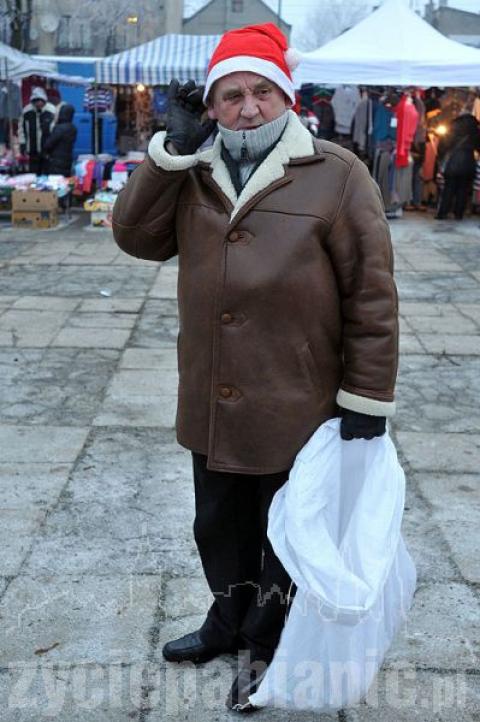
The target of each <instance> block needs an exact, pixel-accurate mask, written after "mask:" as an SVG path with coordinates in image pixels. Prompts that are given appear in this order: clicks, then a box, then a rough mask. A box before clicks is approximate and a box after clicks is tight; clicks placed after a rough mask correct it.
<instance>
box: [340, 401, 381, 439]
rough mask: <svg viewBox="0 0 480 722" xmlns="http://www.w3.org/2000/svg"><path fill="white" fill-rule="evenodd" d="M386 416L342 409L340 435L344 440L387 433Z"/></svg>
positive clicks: (366, 437) (370, 437) (367, 437)
mask: <svg viewBox="0 0 480 722" xmlns="http://www.w3.org/2000/svg"><path fill="white" fill-rule="evenodd" d="M385 426H386V418H385V416H370V415H369V414H359V413H357V412H356V411H350V410H349V409H342V421H341V422H340V436H341V437H342V439H343V440H344V441H351V440H352V439H373V438H374V437H375V436H383V434H384V433H385Z"/></svg>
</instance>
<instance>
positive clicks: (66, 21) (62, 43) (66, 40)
mask: <svg viewBox="0 0 480 722" xmlns="http://www.w3.org/2000/svg"><path fill="white" fill-rule="evenodd" d="M71 22H72V18H71V17H70V15H62V17H61V18H60V23H59V25H58V30H57V45H58V47H59V48H69V47H71Z"/></svg>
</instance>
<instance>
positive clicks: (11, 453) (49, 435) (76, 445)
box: [0, 424, 88, 464]
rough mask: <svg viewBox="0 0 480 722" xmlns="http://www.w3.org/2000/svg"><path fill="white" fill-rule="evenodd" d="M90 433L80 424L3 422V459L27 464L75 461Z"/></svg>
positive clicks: (0, 428)
mask: <svg viewBox="0 0 480 722" xmlns="http://www.w3.org/2000/svg"><path fill="white" fill-rule="evenodd" d="M87 434H88V429H87V428H79V427H77V428H68V427H65V426H63V427H59V426H43V427H38V426H22V425H17V426H7V425H6V424H0V459H1V460H2V463H8V462H16V463H26V464H31V463H32V460H33V461H35V462H36V463H44V462H48V463H55V464H56V463H67V462H69V461H74V460H75V459H76V457H77V454H78V452H79V451H80V449H81V448H82V446H83V444H84V442H85V439H86V437H87Z"/></svg>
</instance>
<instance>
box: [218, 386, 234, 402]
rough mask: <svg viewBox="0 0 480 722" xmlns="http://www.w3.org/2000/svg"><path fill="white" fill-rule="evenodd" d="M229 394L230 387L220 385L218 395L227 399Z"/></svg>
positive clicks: (230, 392)
mask: <svg viewBox="0 0 480 722" xmlns="http://www.w3.org/2000/svg"><path fill="white" fill-rule="evenodd" d="M231 395H232V389H229V388H228V386H222V388H221V389H220V396H223V398H224V399H228V398H230V396H231Z"/></svg>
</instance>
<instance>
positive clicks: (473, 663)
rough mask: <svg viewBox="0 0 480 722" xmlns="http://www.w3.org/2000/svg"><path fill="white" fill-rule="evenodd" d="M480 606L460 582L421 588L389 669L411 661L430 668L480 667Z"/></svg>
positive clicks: (390, 655) (387, 661)
mask: <svg viewBox="0 0 480 722" xmlns="http://www.w3.org/2000/svg"><path fill="white" fill-rule="evenodd" d="M479 651H480V604H479V602H478V599H477V598H476V596H475V594H474V592H473V591H472V590H471V589H470V588H469V587H468V586H467V585H466V584H461V583H458V582H449V583H443V584H442V583H437V584H425V585H423V586H418V587H417V591H416V593H415V597H414V600H413V606H412V608H411V610H410V612H409V615H408V619H407V623H406V625H405V626H404V628H403V629H402V630H401V632H400V633H399V634H398V636H397V638H396V640H395V641H394V643H393V645H392V647H391V648H390V650H389V652H388V653H387V656H386V659H385V664H386V666H389V665H391V664H392V663H393V664H398V663H400V664H401V663H402V662H404V661H405V660H408V661H409V663H410V664H412V665H417V666H420V667H424V668H429V669H434V668H436V669H454V670H458V671H465V670H468V669H475V668H478V661H479V656H478V653H479Z"/></svg>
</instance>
